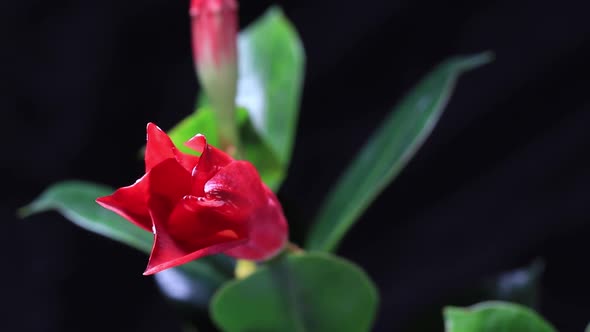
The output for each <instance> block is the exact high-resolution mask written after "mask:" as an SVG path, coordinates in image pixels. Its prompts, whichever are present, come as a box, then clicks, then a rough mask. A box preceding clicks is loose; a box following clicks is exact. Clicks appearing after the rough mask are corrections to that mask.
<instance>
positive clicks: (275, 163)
mask: <svg viewBox="0 0 590 332" xmlns="http://www.w3.org/2000/svg"><path fill="white" fill-rule="evenodd" d="M237 121H238V127H239V128H238V129H239V133H240V140H241V145H242V152H243V154H244V155H243V156H241V157H242V158H243V159H246V160H248V161H250V162H251V163H252V164H254V166H255V167H256V169H257V170H258V173H260V177H261V178H262V181H264V183H266V185H268V186H269V187H270V188H271V189H273V190H276V189H278V187H279V185H280V182H281V181H282V179H283V177H284V173H285V171H286V169H285V168H284V167H283V166H282V165H281V163H280V162H279V160H278V158H277V157H276V156H275V154H274V152H273V151H272V150H271V149H270V147H269V146H268V145H267V144H266V143H265V142H264V140H262V139H261V137H260V135H258V133H257V132H256V130H255V129H254V127H253V126H252V123H251V121H250V118H249V115H248V111H246V110H245V109H244V108H241V107H240V108H238V109H237ZM199 133H200V134H203V135H205V136H206V137H207V142H208V143H209V144H211V145H213V146H218V145H217V142H219V137H218V135H217V118H216V117H215V114H214V113H213V110H212V109H211V108H210V107H208V106H204V107H202V108H200V109H199V110H197V111H196V112H195V113H193V114H191V115H189V116H188V117H186V118H185V119H184V120H182V122H180V123H179V124H178V125H176V126H175V127H174V128H172V129H171V130H170V132H169V133H168V134H169V136H170V138H171V139H172V142H174V144H175V145H176V146H177V147H178V149H180V150H181V151H183V152H185V153H191V154H195V151H193V150H190V149H188V148H187V147H186V146H184V143H185V142H186V141H188V140H189V139H190V138H191V137H193V136H194V135H196V134H199Z"/></svg>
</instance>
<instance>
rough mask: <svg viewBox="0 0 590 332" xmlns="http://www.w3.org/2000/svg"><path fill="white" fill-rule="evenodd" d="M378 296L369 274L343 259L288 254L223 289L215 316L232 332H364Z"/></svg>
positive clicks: (215, 304) (215, 302) (214, 303)
mask: <svg viewBox="0 0 590 332" xmlns="http://www.w3.org/2000/svg"><path fill="white" fill-rule="evenodd" d="M377 296H378V294H377V290H376V289H375V286H374V285H373V283H372V282H371V280H370V279H369V278H368V276H367V275H366V274H365V272H364V271H362V270H361V269H360V268H359V267H357V266H356V265H354V264H352V263H350V262H348V261H346V260H344V259H342V258H338V257H336V256H331V255H328V254H325V253H309V254H298V255H288V256H287V255H285V256H282V257H280V258H278V259H277V260H276V261H274V262H271V263H270V264H269V265H268V266H264V267H262V268H260V269H259V270H258V271H256V272H255V273H254V274H252V275H250V276H249V277H248V278H246V279H242V280H235V281H232V282H229V283H227V284H226V285H225V286H224V287H222V288H221V289H220V290H219V291H218V292H217V293H216V294H215V296H214V298H213V300H212V302H211V315H212V317H213V320H214V321H215V322H216V323H217V325H218V326H219V327H220V328H222V330H224V331H226V332H237V331H240V332H244V331H256V332H274V331H281V332H291V331H297V332H299V331H338V332H362V331H369V330H370V328H371V325H372V322H373V319H374V318H375V313H376V310H377V302H378V299H377Z"/></svg>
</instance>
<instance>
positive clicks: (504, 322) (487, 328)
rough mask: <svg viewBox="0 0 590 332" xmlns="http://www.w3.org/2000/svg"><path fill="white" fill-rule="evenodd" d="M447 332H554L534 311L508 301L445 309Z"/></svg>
mask: <svg viewBox="0 0 590 332" xmlns="http://www.w3.org/2000/svg"><path fill="white" fill-rule="evenodd" d="M444 317H445V331H446V332H514V331H518V332H556V330H555V328H553V327H552V326H551V325H550V324H549V323H547V322H546V321H545V320H543V318H541V317H540V316H539V315H538V314H537V313H536V312H534V311H533V310H531V309H529V308H527V307H524V306H521V305H518V304H513V303H509V302H499V301H491V302H482V303H479V304H477V305H474V306H472V307H469V308H457V307H446V308H445V309H444Z"/></svg>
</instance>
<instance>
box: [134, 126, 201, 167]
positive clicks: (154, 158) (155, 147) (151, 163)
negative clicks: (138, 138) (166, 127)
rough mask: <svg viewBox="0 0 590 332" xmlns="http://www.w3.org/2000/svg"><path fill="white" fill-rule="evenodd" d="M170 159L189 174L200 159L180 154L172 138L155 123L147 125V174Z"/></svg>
mask: <svg viewBox="0 0 590 332" xmlns="http://www.w3.org/2000/svg"><path fill="white" fill-rule="evenodd" d="M170 158H176V160H177V161H178V162H179V163H180V164H181V165H182V166H183V167H184V168H185V169H186V170H187V171H189V172H191V171H192V170H193V168H194V167H195V165H196V164H197V162H198V161H199V157H197V156H192V155H189V154H185V153H182V152H180V151H179V150H178V149H176V147H175V146H174V143H172V140H171V139H170V137H169V136H168V135H167V134H166V133H165V132H164V131H163V130H162V129H160V128H159V127H158V126H156V125H155V124H153V123H151V122H150V123H148V125H147V144H146V148H145V171H146V173H147V172H148V171H149V170H151V169H152V168H153V167H155V166H156V165H158V164H159V163H161V162H162V161H164V160H166V159H170Z"/></svg>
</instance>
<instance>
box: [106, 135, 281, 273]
mask: <svg viewBox="0 0 590 332" xmlns="http://www.w3.org/2000/svg"><path fill="white" fill-rule="evenodd" d="M186 145H187V146H188V147H190V148H191V149H194V150H195V151H197V152H200V153H201V155H200V157H197V156H193V155H188V154H184V153H182V152H180V151H179V150H177V149H176V148H175V147H174V144H173V143H172V141H171V140H170V138H169V137H168V135H166V133H164V132H163V131H162V130H161V129H160V128H158V127H157V126H156V125H154V124H152V123H149V124H148V126H147V146H146V152H145V172H146V173H145V175H144V176H143V177H141V178H140V179H139V180H137V181H136V182H135V184H133V185H131V186H128V187H123V188H120V189H118V190H117V191H115V192H114V193H113V194H112V195H110V196H105V197H100V198H98V199H97V200H96V201H97V202H98V203H99V204H100V205H102V206H103V207H105V208H107V209H109V210H112V211H114V212H116V213H118V214H119V215H121V216H123V217H125V218H126V219H128V220H129V221H131V222H132V223H134V224H136V225H137V226H139V227H141V228H143V229H145V230H146V231H149V232H153V233H154V245H153V248H152V253H151V256H150V260H149V263H148V266H147V268H146V270H145V272H144V275H148V274H153V273H157V272H160V271H162V270H164V269H167V268H170V267H174V266H177V265H181V264H184V263H187V262H189V261H191V260H195V259H198V258H201V257H204V256H207V255H212V254H217V253H224V254H227V255H229V256H233V257H235V258H242V259H250V260H265V259H268V258H271V257H272V256H274V255H276V254H277V253H278V252H279V251H280V250H281V249H282V248H283V246H284V244H285V243H286V240H287V222H286V220H285V217H284V215H283V211H282V208H281V205H280V203H279V202H278V200H277V198H276V196H275V195H274V194H273V193H272V191H270V189H268V187H267V186H266V185H265V184H264V183H262V181H261V180H260V176H259V175H258V172H257V171H256V169H255V168H254V166H252V164H250V163H249V162H247V161H238V160H234V159H232V158H231V157H230V156H229V155H227V154H226V153H224V152H222V151H220V150H218V149H216V148H215V147H213V146H211V145H208V144H207V141H206V140H205V136H203V135H196V136H195V137H193V138H192V139H190V140H189V141H188V142H186Z"/></svg>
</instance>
